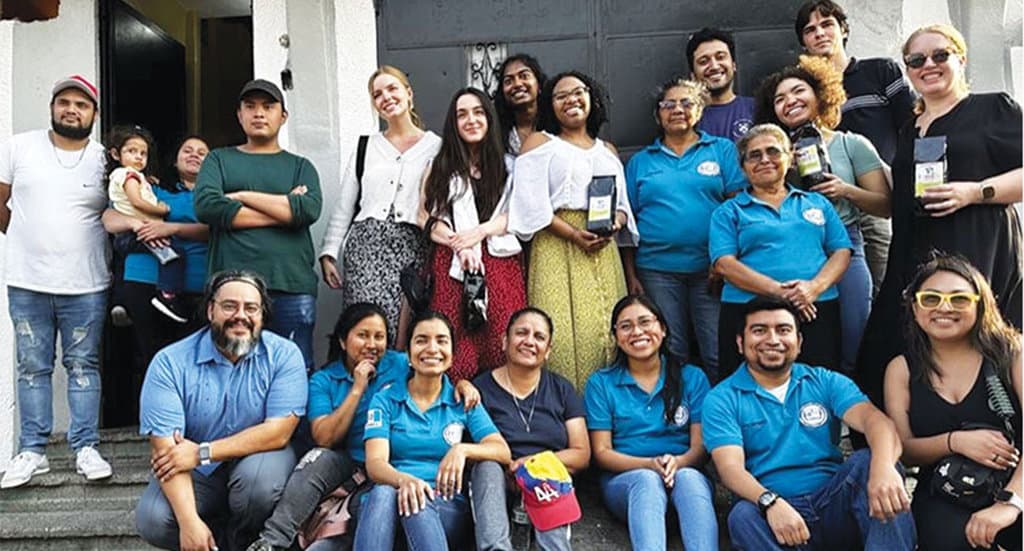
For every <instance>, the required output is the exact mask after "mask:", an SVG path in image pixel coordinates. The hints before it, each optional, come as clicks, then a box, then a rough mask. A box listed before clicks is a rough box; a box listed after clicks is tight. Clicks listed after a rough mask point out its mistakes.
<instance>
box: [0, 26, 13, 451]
mask: <svg viewBox="0 0 1024 551" xmlns="http://www.w3.org/2000/svg"><path fill="white" fill-rule="evenodd" d="M13 50H14V23H13V22H11V21H0V52H11V51H13ZM13 78H14V57H13V56H10V55H0V140H3V139H5V138H7V137H8V136H10V135H11V134H13V132H14V113H13V110H14V93H13V90H14V80H13ZM5 241H6V236H5V235H4V234H0V266H3V263H4V260H3V258H4V250H5V246H6V243H5ZM3 272H4V271H3V269H2V268H0V470H3V469H5V468H6V465H7V462H8V460H9V459H10V457H11V455H12V452H13V449H12V448H13V445H14V439H13V438H11V436H13V435H14V427H15V422H14V419H15V413H16V411H15V404H14V331H12V327H11V318H10V316H9V315H8V313H7V293H6V292H3V281H4V276H3Z"/></svg>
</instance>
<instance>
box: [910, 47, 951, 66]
mask: <svg viewBox="0 0 1024 551" xmlns="http://www.w3.org/2000/svg"><path fill="white" fill-rule="evenodd" d="M951 55H953V52H952V51H950V50H947V49H941V50H935V51H933V52H932V55H930V56H929V55H926V54H921V53H917V54H910V55H908V56H906V57H904V58H903V63H906V64H907V67H910V68H911V69H920V68H921V67H924V64H925V62H926V61H928V58H929V57H930V58H932V61H934V62H935V64H936V65H938V64H939V63H945V62H946V61H949V56H951Z"/></svg>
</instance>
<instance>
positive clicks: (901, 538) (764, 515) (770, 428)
mask: <svg viewBox="0 0 1024 551" xmlns="http://www.w3.org/2000/svg"><path fill="white" fill-rule="evenodd" d="M744 314H745V315H744V317H743V320H744V322H743V327H742V329H741V330H739V331H738V333H739V334H738V335H737V338H736V342H737V345H738V346H739V347H740V348H741V349H742V351H743V356H744V358H746V361H745V362H744V363H743V364H742V365H741V366H740V368H739V369H738V370H736V372H735V373H733V374H732V375H731V376H730V377H729V378H727V379H725V380H724V381H722V383H721V384H719V385H718V386H717V387H715V388H714V389H712V390H711V392H710V393H708V396H707V398H706V399H705V401H704V422H703V425H702V427H703V436H704V443H705V445H706V446H707V448H708V450H709V451H710V452H711V457H712V459H713V460H714V462H715V467H716V468H717V469H718V473H719V474H720V475H721V477H722V482H723V483H725V485H726V486H727V487H728V488H729V489H730V490H732V491H733V492H734V493H735V494H737V495H738V496H739V497H740V498H742V499H741V500H740V501H739V502H738V503H736V505H735V507H733V510H732V511H731V512H730V513H729V533H730V536H731V538H732V543H733V546H734V547H735V548H736V549H740V550H748V549H749V550H758V551H762V550H771V549H780V550H781V549H783V548H784V547H785V548H788V547H791V546H803V545H806V546H809V547H806V548H807V549H822V550H824V549H847V548H862V549H865V550H868V551H870V550H877V551H881V550H885V551H898V550H904V549H905V550H908V551H909V550H912V549H914V547H915V545H916V534H915V531H914V520H913V517H912V516H911V515H910V512H909V510H910V499H909V497H908V496H907V492H906V490H905V488H904V486H903V478H902V476H901V474H900V472H899V470H898V466H897V460H898V459H899V456H900V453H901V452H902V447H901V446H900V440H899V437H898V435H897V434H896V428H895V426H894V425H893V423H892V421H891V420H890V419H889V418H888V417H886V416H885V414H884V413H882V412H881V411H879V410H878V408H876V407H875V406H873V405H871V402H869V401H868V399H867V397H866V396H864V394H863V393H862V392H861V391H860V389H858V388H857V386H856V385H855V384H854V383H853V381H851V380H850V379H849V378H847V377H846V376H844V375H842V374H840V373H837V372H834V371H830V370H827V369H824V368H820V367H811V366H808V365H806V364H801V363H795V360H796V357H797V354H799V352H800V344H801V336H800V332H799V330H800V327H799V321H798V315H799V314H798V313H797V312H796V311H795V310H794V309H793V308H792V307H791V306H789V305H787V304H785V303H782V302H775V301H771V300H767V299H755V300H754V301H751V302H750V303H748V304H747V306H746V309H745V312H744ZM738 329H739V328H738ZM840 421H842V422H845V423H846V424H847V425H849V426H850V427H851V428H852V429H855V430H858V431H861V432H863V433H864V434H865V435H866V436H867V440H868V445H869V447H870V449H865V450H861V451H858V452H856V453H854V454H853V455H852V456H851V457H850V458H849V459H848V460H847V461H846V462H845V463H844V462H843V457H842V453H841V452H840V450H839V449H838V447H837V446H836V442H837V440H838V436H839V428H840Z"/></svg>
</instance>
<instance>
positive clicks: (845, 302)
mask: <svg viewBox="0 0 1024 551" xmlns="http://www.w3.org/2000/svg"><path fill="white" fill-rule="evenodd" d="M846 233H847V234H848V235H849V236H850V242H851V243H853V255H851V257H850V266H849V267H848V268H846V273H844V274H843V277H842V279H840V280H839V284H838V289H839V319H840V321H841V323H842V331H843V332H842V339H843V346H842V359H841V362H840V366H841V368H842V371H843V373H846V374H847V375H850V374H852V373H853V372H854V369H855V368H856V366H857V350H858V349H859V348H860V340H861V337H863V336H864V327H865V326H867V324H868V315H869V314H871V272H870V271H869V270H868V264H867V262H866V261H865V259H864V237H863V235H861V233H860V228H859V227H858V226H857V224H851V225H849V226H846Z"/></svg>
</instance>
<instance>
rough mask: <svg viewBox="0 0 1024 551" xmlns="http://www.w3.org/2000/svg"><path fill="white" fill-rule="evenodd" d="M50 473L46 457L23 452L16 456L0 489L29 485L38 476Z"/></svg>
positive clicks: (0, 483)
mask: <svg viewBox="0 0 1024 551" xmlns="http://www.w3.org/2000/svg"><path fill="white" fill-rule="evenodd" d="M48 472H50V462H49V461H47V459H46V456H45V455H43V454H41V453H36V452H28V451H25V452H21V453H19V454H18V455H16V456H14V459H12V460H11V464H10V466H8V467H7V472H6V473H4V478H3V480H0V488H2V489H5V490H6V489H7V488H17V487H18V486H21V485H24V484H27V483H28V481H29V480H32V477H33V476H35V475H37V474H43V473H48Z"/></svg>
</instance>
